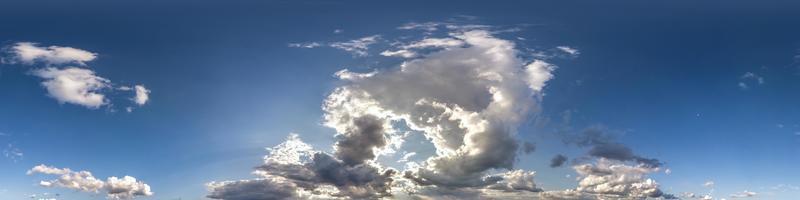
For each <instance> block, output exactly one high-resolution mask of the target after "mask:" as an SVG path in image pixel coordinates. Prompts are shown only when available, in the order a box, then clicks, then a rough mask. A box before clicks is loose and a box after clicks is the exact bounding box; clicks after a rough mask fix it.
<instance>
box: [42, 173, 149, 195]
mask: <svg viewBox="0 0 800 200" xmlns="http://www.w3.org/2000/svg"><path fill="white" fill-rule="evenodd" d="M27 174H28V175H33V174H45V175H58V176H59V177H58V179H54V180H45V181H40V182H39V185H41V186H44V187H63V188H68V189H73V190H78V191H82V192H90V193H100V192H103V193H106V198H107V199H132V198H135V197H140V196H151V195H153V192H152V191H150V186H149V185H147V184H145V183H144V182H141V181H138V180H136V178H134V177H131V176H124V177H122V178H117V177H114V176H112V177H108V178H107V179H106V181H103V180H100V179H97V178H95V177H94V175H92V173H91V172H89V171H72V170H71V169H69V168H56V167H52V166H47V165H38V166H35V167H33V168H31V169H30V170H28V173H27Z"/></svg>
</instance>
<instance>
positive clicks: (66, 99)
mask: <svg viewBox="0 0 800 200" xmlns="http://www.w3.org/2000/svg"><path fill="white" fill-rule="evenodd" d="M5 50H6V52H7V53H10V54H11V58H10V60H11V61H10V62H9V63H12V64H13V63H21V64H25V65H36V64H40V63H43V64H45V66H37V67H36V68H34V69H33V70H32V72H31V75H34V76H37V77H40V78H42V79H44V81H43V82H42V86H44V87H45V88H46V89H47V92H48V96H50V97H52V98H54V99H56V100H57V101H58V102H59V103H62V104H63V103H69V104H75V105H80V106H84V107H87V108H90V109H97V108H99V107H101V106H104V105H110V104H111V102H110V100H109V96H108V94H109V93H110V92H111V91H114V90H121V91H130V90H133V89H135V96H134V97H133V100H134V103H136V104H137V105H139V106H141V105H143V104H145V103H146V102H147V101H148V99H149V95H148V94H149V93H150V90H148V89H146V88H144V86H142V85H136V86H134V87H128V86H119V87H114V86H113V84H112V82H111V81H110V80H108V79H106V78H103V77H101V76H98V75H96V74H95V72H94V71H93V70H91V69H87V68H88V66H86V62H89V61H92V60H94V59H95V58H97V53H92V52H89V51H86V50H81V49H77V48H72V47H61V46H49V47H42V46H38V44H36V43H32V42H19V43H15V44H14V45H12V46H8V47H6V48H5ZM75 64H77V65H75ZM75 66H78V67H75ZM112 94H113V93H112ZM131 109H132V108H130V107H129V108H128V110H129V111H130V110H131Z"/></svg>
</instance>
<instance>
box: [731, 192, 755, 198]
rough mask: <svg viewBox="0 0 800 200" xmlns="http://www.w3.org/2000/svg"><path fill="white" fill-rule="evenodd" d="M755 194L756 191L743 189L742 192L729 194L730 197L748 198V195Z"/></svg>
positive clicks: (752, 195)
mask: <svg viewBox="0 0 800 200" xmlns="http://www.w3.org/2000/svg"><path fill="white" fill-rule="evenodd" d="M757 194H758V193H755V192H752V191H747V190H745V191H742V192H737V193H735V194H731V198H748V197H754V196H756V195H757Z"/></svg>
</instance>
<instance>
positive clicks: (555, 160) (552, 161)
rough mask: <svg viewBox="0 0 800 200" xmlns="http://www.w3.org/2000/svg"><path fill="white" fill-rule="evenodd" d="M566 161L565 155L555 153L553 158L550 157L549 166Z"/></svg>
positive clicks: (559, 165)
mask: <svg viewBox="0 0 800 200" xmlns="http://www.w3.org/2000/svg"><path fill="white" fill-rule="evenodd" d="M565 162H567V157H566V156H564V155H561V154H558V155H556V156H555V157H553V159H550V167H552V168H556V167H561V166H562V165H564V163H565Z"/></svg>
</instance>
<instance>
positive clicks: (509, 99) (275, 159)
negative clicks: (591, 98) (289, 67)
mask: <svg viewBox="0 0 800 200" xmlns="http://www.w3.org/2000/svg"><path fill="white" fill-rule="evenodd" d="M481 28H485V26H470V27H467V26H463V27H459V28H458V29H448V30H449V31H451V32H449V33H448V34H447V35H448V36H447V37H441V38H434V37H427V38H423V39H419V40H417V41H412V42H409V43H407V44H404V45H403V46H400V47H399V48H401V49H402V48H407V49H413V50H418V49H424V51H415V52H414V53H415V54H416V55H417V56H415V57H414V58H409V59H407V60H405V61H404V62H403V63H402V64H400V65H397V66H390V67H382V68H378V69H377V70H372V71H371V72H368V73H358V72H351V71H349V70H342V71H339V72H337V73H336V74H335V75H336V77H339V78H340V79H341V81H342V82H341V83H342V85H340V86H339V87H337V88H335V89H334V90H333V91H332V92H331V93H330V94H329V95H328V97H327V98H326V99H325V101H324V102H323V106H322V110H323V111H324V120H323V124H324V125H325V126H327V127H330V128H333V129H334V130H335V131H336V135H335V137H334V138H335V139H336V142H335V143H334V146H333V152H331V153H326V152H319V151H314V150H313V148H311V147H310V146H309V145H307V144H305V143H303V142H302V141H300V140H299V138H298V136H296V135H290V136H289V138H287V140H286V141H285V142H284V143H282V144H280V145H278V146H276V147H274V148H270V154H269V156H267V157H265V162H264V164H263V165H261V166H258V167H256V170H255V171H254V172H253V173H254V174H255V175H257V176H259V177H258V178H257V179H250V180H239V181H223V182H212V183H210V184H209V185H208V186H209V190H210V194H209V195H208V197H209V198H216V199H241V198H247V197H236V196H232V195H234V193H231V192H228V191H238V192H236V194H253V195H265V194H266V193H269V194H271V193H275V194H276V195H275V196H276V197H278V198H283V197H286V198H297V199H308V198H311V196H313V195H318V196H322V197H341V198H354V199H368V198H381V197H389V196H393V197H398V198H402V197H403V196H405V197H409V198H422V199H425V198H434V199H439V198H440V197H443V196H445V197H446V196H452V197H465V196H466V197H469V196H472V197H477V198H484V197H486V198H499V197H508V196H514V195H521V194H528V195H530V194H531V193H535V192H539V191H541V189H539V188H537V185H536V184H535V182H534V180H533V179H534V176H535V172H532V171H525V170H518V169H514V162H515V161H516V160H517V154H518V153H520V152H521V151H520V150H521V147H524V144H521V143H520V142H519V141H517V139H516V129H517V127H518V126H519V124H520V123H522V122H525V121H526V119H527V117H528V116H529V115H531V114H533V113H536V112H537V111H538V110H539V102H540V101H541V98H542V96H543V90H544V88H545V83H546V82H547V81H549V80H550V79H552V77H553V75H552V71H553V70H555V66H554V65H552V64H549V63H547V62H546V61H543V60H523V59H522V58H521V56H520V52H519V51H518V50H517V48H516V44H515V43H514V42H513V41H510V40H505V39H501V38H497V37H495V36H494V35H493V34H492V32H491V31H489V30H484V29H481ZM378 38H379V36H377V35H376V36H370V37H365V38H361V39H356V40H351V41H348V42H340V43H332V44H331V45H330V46H332V47H335V48H340V49H344V50H347V51H351V52H353V53H354V54H356V55H357V56H366V55H368V53H367V50H368V46H369V45H371V44H373V43H375V42H376V41H377V40H378ZM408 134H419V135H421V136H424V138H425V139H427V140H428V141H429V142H430V143H432V146H433V147H434V148H435V152H433V153H435V154H434V155H432V156H429V157H427V158H426V159H425V160H423V161H420V162H408V163H413V164H409V165H407V166H409V168H407V169H405V170H404V171H403V172H399V171H397V170H395V169H393V168H388V167H384V166H381V165H380V164H379V163H378V162H377V159H378V158H379V157H381V156H384V155H389V154H391V152H396V149H397V148H399V147H400V146H401V144H402V143H403V140H404V138H405V137H406V135H408ZM529 149H530V148H529ZM523 150H524V149H523ZM399 159H400V158H399V157H398V160H399ZM406 161H407V159H406ZM252 190H255V191H252ZM287 190H291V191H295V193H291V192H289V191H287ZM226 194H228V195H226ZM471 194H477V195H471Z"/></svg>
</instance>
